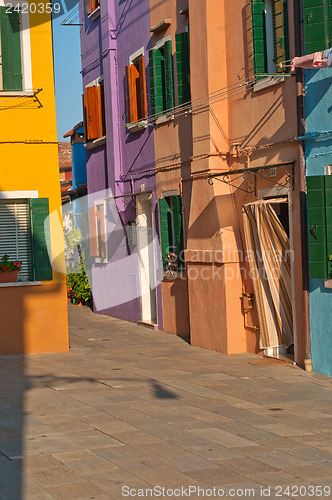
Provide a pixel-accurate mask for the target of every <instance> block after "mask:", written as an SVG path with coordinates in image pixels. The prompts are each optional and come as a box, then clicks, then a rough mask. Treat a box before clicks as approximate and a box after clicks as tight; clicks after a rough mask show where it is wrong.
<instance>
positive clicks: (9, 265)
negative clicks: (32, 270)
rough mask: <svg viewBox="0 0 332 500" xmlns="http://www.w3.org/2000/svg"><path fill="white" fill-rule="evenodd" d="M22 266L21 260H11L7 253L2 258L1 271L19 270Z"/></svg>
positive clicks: (0, 262) (0, 261)
mask: <svg viewBox="0 0 332 500" xmlns="http://www.w3.org/2000/svg"><path fill="white" fill-rule="evenodd" d="M21 266H22V262H21V261H20V260H9V255H7V254H5V255H4V256H3V257H2V259H1V260H0V273H5V272H7V271H19V270H20V268H21Z"/></svg>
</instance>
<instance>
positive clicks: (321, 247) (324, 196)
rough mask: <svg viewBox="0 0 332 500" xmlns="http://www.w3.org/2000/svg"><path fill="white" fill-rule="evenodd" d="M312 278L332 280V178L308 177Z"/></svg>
mask: <svg viewBox="0 0 332 500" xmlns="http://www.w3.org/2000/svg"><path fill="white" fill-rule="evenodd" d="M307 222H308V250H309V275H310V278H320V279H331V278H332V261H330V260H329V258H330V256H332V176H331V175H313V176H308V177H307Z"/></svg>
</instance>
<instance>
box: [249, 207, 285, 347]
mask: <svg viewBox="0 0 332 500" xmlns="http://www.w3.org/2000/svg"><path fill="white" fill-rule="evenodd" d="M288 208H289V204H288V198H272V199H267V200H264V199H263V200H258V201H256V202H253V203H249V204H247V205H244V206H243V222H244V232H245V241H246V250H247V258H248V261H249V267H250V277H251V279H252V282H253V287H254V293H255V303H256V307H257V313H258V320H259V331H260V348H261V349H262V350H264V351H265V354H266V355H268V356H273V357H280V355H284V354H286V353H287V351H291V350H292V346H293V344H294V332H293V304H292V296H293V294H292V259H291V258H292V252H291V250H290V238H289V212H288Z"/></svg>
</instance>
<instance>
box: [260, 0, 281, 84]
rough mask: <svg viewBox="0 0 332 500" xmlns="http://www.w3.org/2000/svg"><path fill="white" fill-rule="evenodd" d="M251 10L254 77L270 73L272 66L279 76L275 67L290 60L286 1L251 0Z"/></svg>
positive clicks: (277, 67)
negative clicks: (270, 23)
mask: <svg viewBox="0 0 332 500" xmlns="http://www.w3.org/2000/svg"><path fill="white" fill-rule="evenodd" d="M267 7H269V8H267ZM250 10H251V12H250V13H251V37H252V57H253V71H254V74H255V75H264V74H267V73H271V69H270V68H271V67H272V68H273V71H272V73H276V72H277V73H282V72H283V71H284V70H283V69H282V68H280V67H279V66H278V65H279V64H280V63H281V62H283V61H285V60H287V59H288V58H289V43H288V14H287V0H250ZM269 15H270V16H271V19H270V20H271V22H272V31H271V30H270V29H269V26H268V22H269V17H268V16H269ZM270 47H273V51H271V50H270ZM269 70H270V71H269Z"/></svg>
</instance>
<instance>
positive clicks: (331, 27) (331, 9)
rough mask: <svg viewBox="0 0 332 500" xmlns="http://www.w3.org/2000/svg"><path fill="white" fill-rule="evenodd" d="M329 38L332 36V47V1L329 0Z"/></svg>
mask: <svg viewBox="0 0 332 500" xmlns="http://www.w3.org/2000/svg"><path fill="white" fill-rule="evenodd" d="M329 18H330V20H329V21H330V22H329V36H330V43H329V47H331V45H332V0H329Z"/></svg>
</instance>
